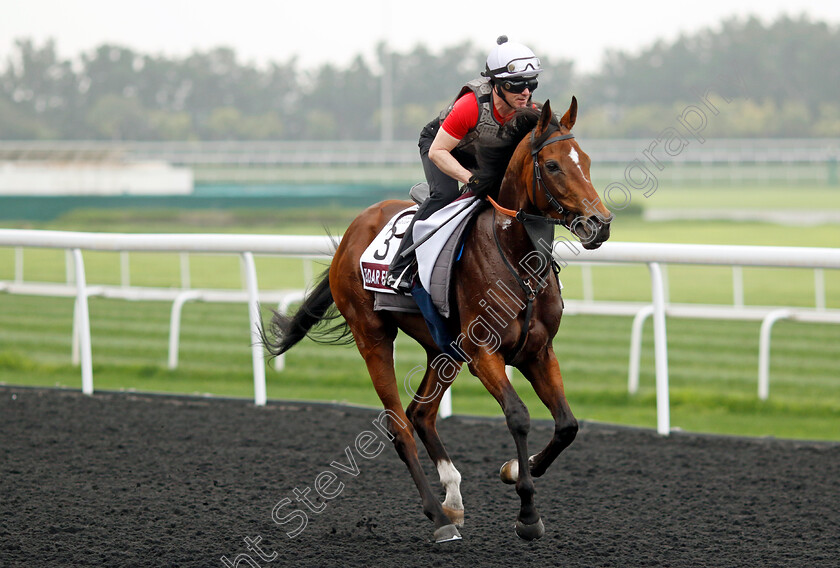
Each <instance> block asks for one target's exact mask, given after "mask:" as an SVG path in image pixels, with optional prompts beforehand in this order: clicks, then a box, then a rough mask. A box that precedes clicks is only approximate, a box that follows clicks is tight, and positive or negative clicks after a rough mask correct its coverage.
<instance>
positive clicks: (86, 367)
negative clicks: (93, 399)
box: [73, 248, 93, 394]
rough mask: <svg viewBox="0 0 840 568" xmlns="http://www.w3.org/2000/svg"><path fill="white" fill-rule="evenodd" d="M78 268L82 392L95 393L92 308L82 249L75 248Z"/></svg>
mask: <svg viewBox="0 0 840 568" xmlns="http://www.w3.org/2000/svg"><path fill="white" fill-rule="evenodd" d="M73 261H74V262H73V264H74V265H75V268H76V311H77V314H78V320H77V321H78V328H77V329H76V332H77V333H78V334H79V351H80V353H79V354H80V356H81V363H82V392H83V393H85V394H93V353H92V350H91V346H90V310H89V309H88V295H87V279H86V278H85V263H84V260H82V251H81V250H80V249H77V248H76V249H73ZM74 319H76V318H74Z"/></svg>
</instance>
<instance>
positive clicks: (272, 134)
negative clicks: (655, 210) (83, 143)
mask: <svg viewBox="0 0 840 568" xmlns="http://www.w3.org/2000/svg"><path fill="white" fill-rule="evenodd" d="M486 49H487V48H486V46H476V45H474V44H472V43H470V42H464V43H460V44H457V45H454V46H451V47H447V48H445V49H443V50H442V51H441V52H438V53H432V52H430V51H429V50H428V49H427V48H426V47H424V46H422V45H420V46H417V47H415V48H414V49H412V50H410V51H408V52H405V53H398V52H393V51H391V50H389V49H388V48H387V46H385V45H384V44H382V45H380V46H379V47H378V49H377V53H376V56H375V57H374V60H373V61H367V60H365V58H363V57H362V56H361V55H359V56H356V58H355V59H354V60H353V61H352V62H351V63H350V64H349V65H347V66H345V67H339V66H336V65H331V64H324V65H322V66H320V67H318V68H316V69H300V68H299V67H298V65H297V63H296V61H295V60H294V59H288V60H286V61H277V62H272V63H269V64H267V65H263V66H257V65H255V64H253V63H245V62H242V61H240V60H239V59H238V58H237V55H236V52H235V51H234V50H233V49H229V48H221V47H220V48H216V49H212V50H208V51H205V52H195V53H193V54H192V55H190V56H187V57H181V58H177V57H175V58H168V57H164V56H153V55H148V54H142V53H137V52H135V51H133V50H132V49H129V48H127V47H122V46H118V45H101V46H99V47H98V48H96V49H94V50H93V51H92V52H90V53H84V54H81V55H79V56H78V57H76V58H75V59H61V58H59V57H58V55H57V51H56V45H55V42H54V41H47V42H45V43H44V44H42V45H36V44H35V43H34V42H33V41H31V40H29V39H19V40H17V41H16V42H15V44H14V50H13V54H12V56H11V57H10V58H9V59H8V60H7V61H6V63H5V66H4V67H2V68H0V139H4V140H22V139H57V140H74V139H75V140H80V139H88V140H276V139H286V140H296V139H299V140H372V139H377V138H379V137H380V132H381V122H382V120H383V113H382V104H381V100H382V82H383V74H384V73H383V71H384V70H385V69H390V71H391V74H390V81H388V84H390V85H391V100H392V104H393V114H392V116H393V136H394V138H397V139H414V138H416V137H417V135H418V133H419V131H420V129H421V128H422V126H423V125H424V124H426V123H427V122H428V121H429V120H431V119H432V118H433V117H434V116H436V115H437V113H438V112H439V111H440V110H441V108H443V107H444V106H446V105H447V104H448V103H449V102H450V101H451V99H452V97H453V96H454V95H455V94H456V92H457V90H458V88H459V87H460V85H461V84H463V83H464V82H465V81H466V80H469V79H471V78H473V77H476V76H477V75H478V72H479V71H480V70H482V69H483V68H484V59H485V57H486V53H485V51H486ZM838 53H840V29H838V27H837V26H832V25H829V24H827V23H825V22H820V21H813V20H811V19H809V18H808V17H806V16H799V17H788V16H785V17H780V18H779V19H777V20H775V21H773V22H771V23H768V24H764V23H762V22H761V21H760V20H758V19H756V18H741V19H738V18H736V19H729V20H725V21H723V22H721V23H720V24H719V25H718V26H716V27H713V28H708V29H704V30H702V31H700V32H697V33H694V34H690V35H683V36H681V37H679V38H678V39H676V40H674V41H671V42H666V41H657V42H655V43H653V44H651V45H650V46H648V47H647V48H645V49H643V50H642V51H641V52H639V53H628V52H623V51H615V52H608V53H607V54H606V56H605V62H604V64H603V66H602V68H601V69H600V70H599V71H597V72H595V73H590V74H584V73H578V72H576V71H575V68H574V62H573V61H571V60H568V59H555V58H549V57H541V59H542V62H543V67H544V68H546V71H545V72H544V73H543V74H542V75H541V77H540V87H539V90H538V91H537V93H536V95H535V98H536V99H540V100H542V99H543V98H546V97H548V98H551V99H553V101H554V102H555V103H554V106H555V107H557V109H558V110H559V109H560V108H561V107H563V108H565V105H566V104H567V102H568V100H569V98H570V97H571V95H572V94H575V95H576V96H577V97H578V100H579V101H580V102H581V112H580V115H579V118H578V123H579V125H580V126H579V127H578V128H579V129H585V131H586V134H587V135H588V136H590V137H647V136H651V135H655V134H656V133H658V132H661V131H662V130H663V129H664V128H666V127H668V126H671V125H672V124H673V121H674V118H675V117H676V116H678V115H679V113H680V111H681V109H684V108H685V107H686V105H689V104H694V103H695V102H696V101H697V99H698V97H701V96H702V95H703V93H705V92H707V91H708V90H709V89H710V88H713V87H715V86H716V85H719V84H720V82H721V77H725V78H728V80H729V81H730V83H729V84H730V85H732V84H735V82H734V81H735V79H737V87H738V88H737V89H734V90H733V91H732V92H729V93H723V95H724V96H726V97H727V98H728V99H730V100H728V101H727V102H726V105H725V107H726V108H725V109H724V114H723V115H722V117H721V118H720V119H718V120H715V121H714V122H713V124H710V125H709V128H708V130H707V131H706V134H708V135H709V136H721V137H750V136H786V137H806V136H823V137H832V136H840V102H838V99H837V94H838V93H840V67H839V66H838V65H837V54H838Z"/></svg>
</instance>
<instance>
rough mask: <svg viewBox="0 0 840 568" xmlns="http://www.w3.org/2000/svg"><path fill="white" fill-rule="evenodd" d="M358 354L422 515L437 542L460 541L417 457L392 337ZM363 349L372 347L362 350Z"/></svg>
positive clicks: (372, 344) (364, 343) (459, 536)
mask: <svg viewBox="0 0 840 568" xmlns="http://www.w3.org/2000/svg"><path fill="white" fill-rule="evenodd" d="M358 339H359V337H358V335H357V344H358V345H359V350H360V352H361V353H362V356H363V357H364V359H365V363H366V365H367V368H368V372H369V373H370V376H371V379H372V380H373V385H374V388H375V389H376V393H377V395H379V398H380V400H381V401H382V404H383V405H384V407H385V411H386V413H387V414H388V418H389V421H388V428H389V430H390V432H391V435H392V436H393V442H394V448H395V449H396V450H397V454H398V455H399V456H400V459H401V460H402V461H403V463H405V465H406V467H408V471H409V473H410V474H411V477H412V479H413V480H414V484H415V485H416V486H417V490H418V491H419V492H420V499H421V501H422V504H423V513H424V514H425V515H426V516H427V517H428V518H429V519H430V520H431V521H432V522H433V523H434V527H435V531H434V539H435V542H448V541H453V540H461V534H460V533H459V532H458V529H457V528H456V526H455V525H454V523H453V522H452V521H451V520H450V519H449V517H448V516H447V515H446V513H445V512H444V510H443V507H442V506H441V504H440V503H439V502H438V500H437V497H436V496H435V494H434V492H433V491H432V487H431V485H430V484H429V480H428V478H427V477H426V474H425V473H424V472H423V468H422V466H421V465H420V459H419V457H418V455H417V445H416V443H415V441H414V431H413V429H412V426H411V423H410V421H409V419H408V416H407V415H406V413H405V411H403V408H402V403H401V402H400V395H399V389H398V388H397V381H396V376H395V372H394V358H393V337H391V340H390V341H382V338H377V340H376V341H361V342H360V341H358ZM362 345H370V346H371V347H368V348H363V347H362Z"/></svg>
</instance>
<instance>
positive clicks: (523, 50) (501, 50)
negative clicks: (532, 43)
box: [481, 36, 542, 79]
mask: <svg viewBox="0 0 840 568" xmlns="http://www.w3.org/2000/svg"><path fill="white" fill-rule="evenodd" d="M496 43H497V44H498V45H497V46H496V47H494V48H493V51H491V52H490V55H488V56H487V68H486V69H485V70H484V72H483V73H482V74H481V75H482V76H483V77H490V78H491V79H492V78H497V79H505V78H513V77H528V78H532V77H536V76H537V75H538V74H540V73H542V67H541V66H540V60H539V58H538V57H537V56H536V55H534V52H533V51H531V50H530V49H529V48H528V47H527V46H525V45H522V44H521V43H516V42H512V41H511V42H509V41H508V38H507V36H499V38H498V39H497V40H496Z"/></svg>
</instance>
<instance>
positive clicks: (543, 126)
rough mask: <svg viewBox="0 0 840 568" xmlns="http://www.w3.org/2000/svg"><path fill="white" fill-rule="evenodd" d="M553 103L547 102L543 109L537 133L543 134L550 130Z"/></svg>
mask: <svg viewBox="0 0 840 568" xmlns="http://www.w3.org/2000/svg"><path fill="white" fill-rule="evenodd" d="M551 116H552V113H551V102H550V101H545V103H543V107H542V114H541V115H540V121H539V122H538V123H537V132H538V133H540V134H542V133H543V132H545V131H546V130H547V129H548V125H549V124H551Z"/></svg>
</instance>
